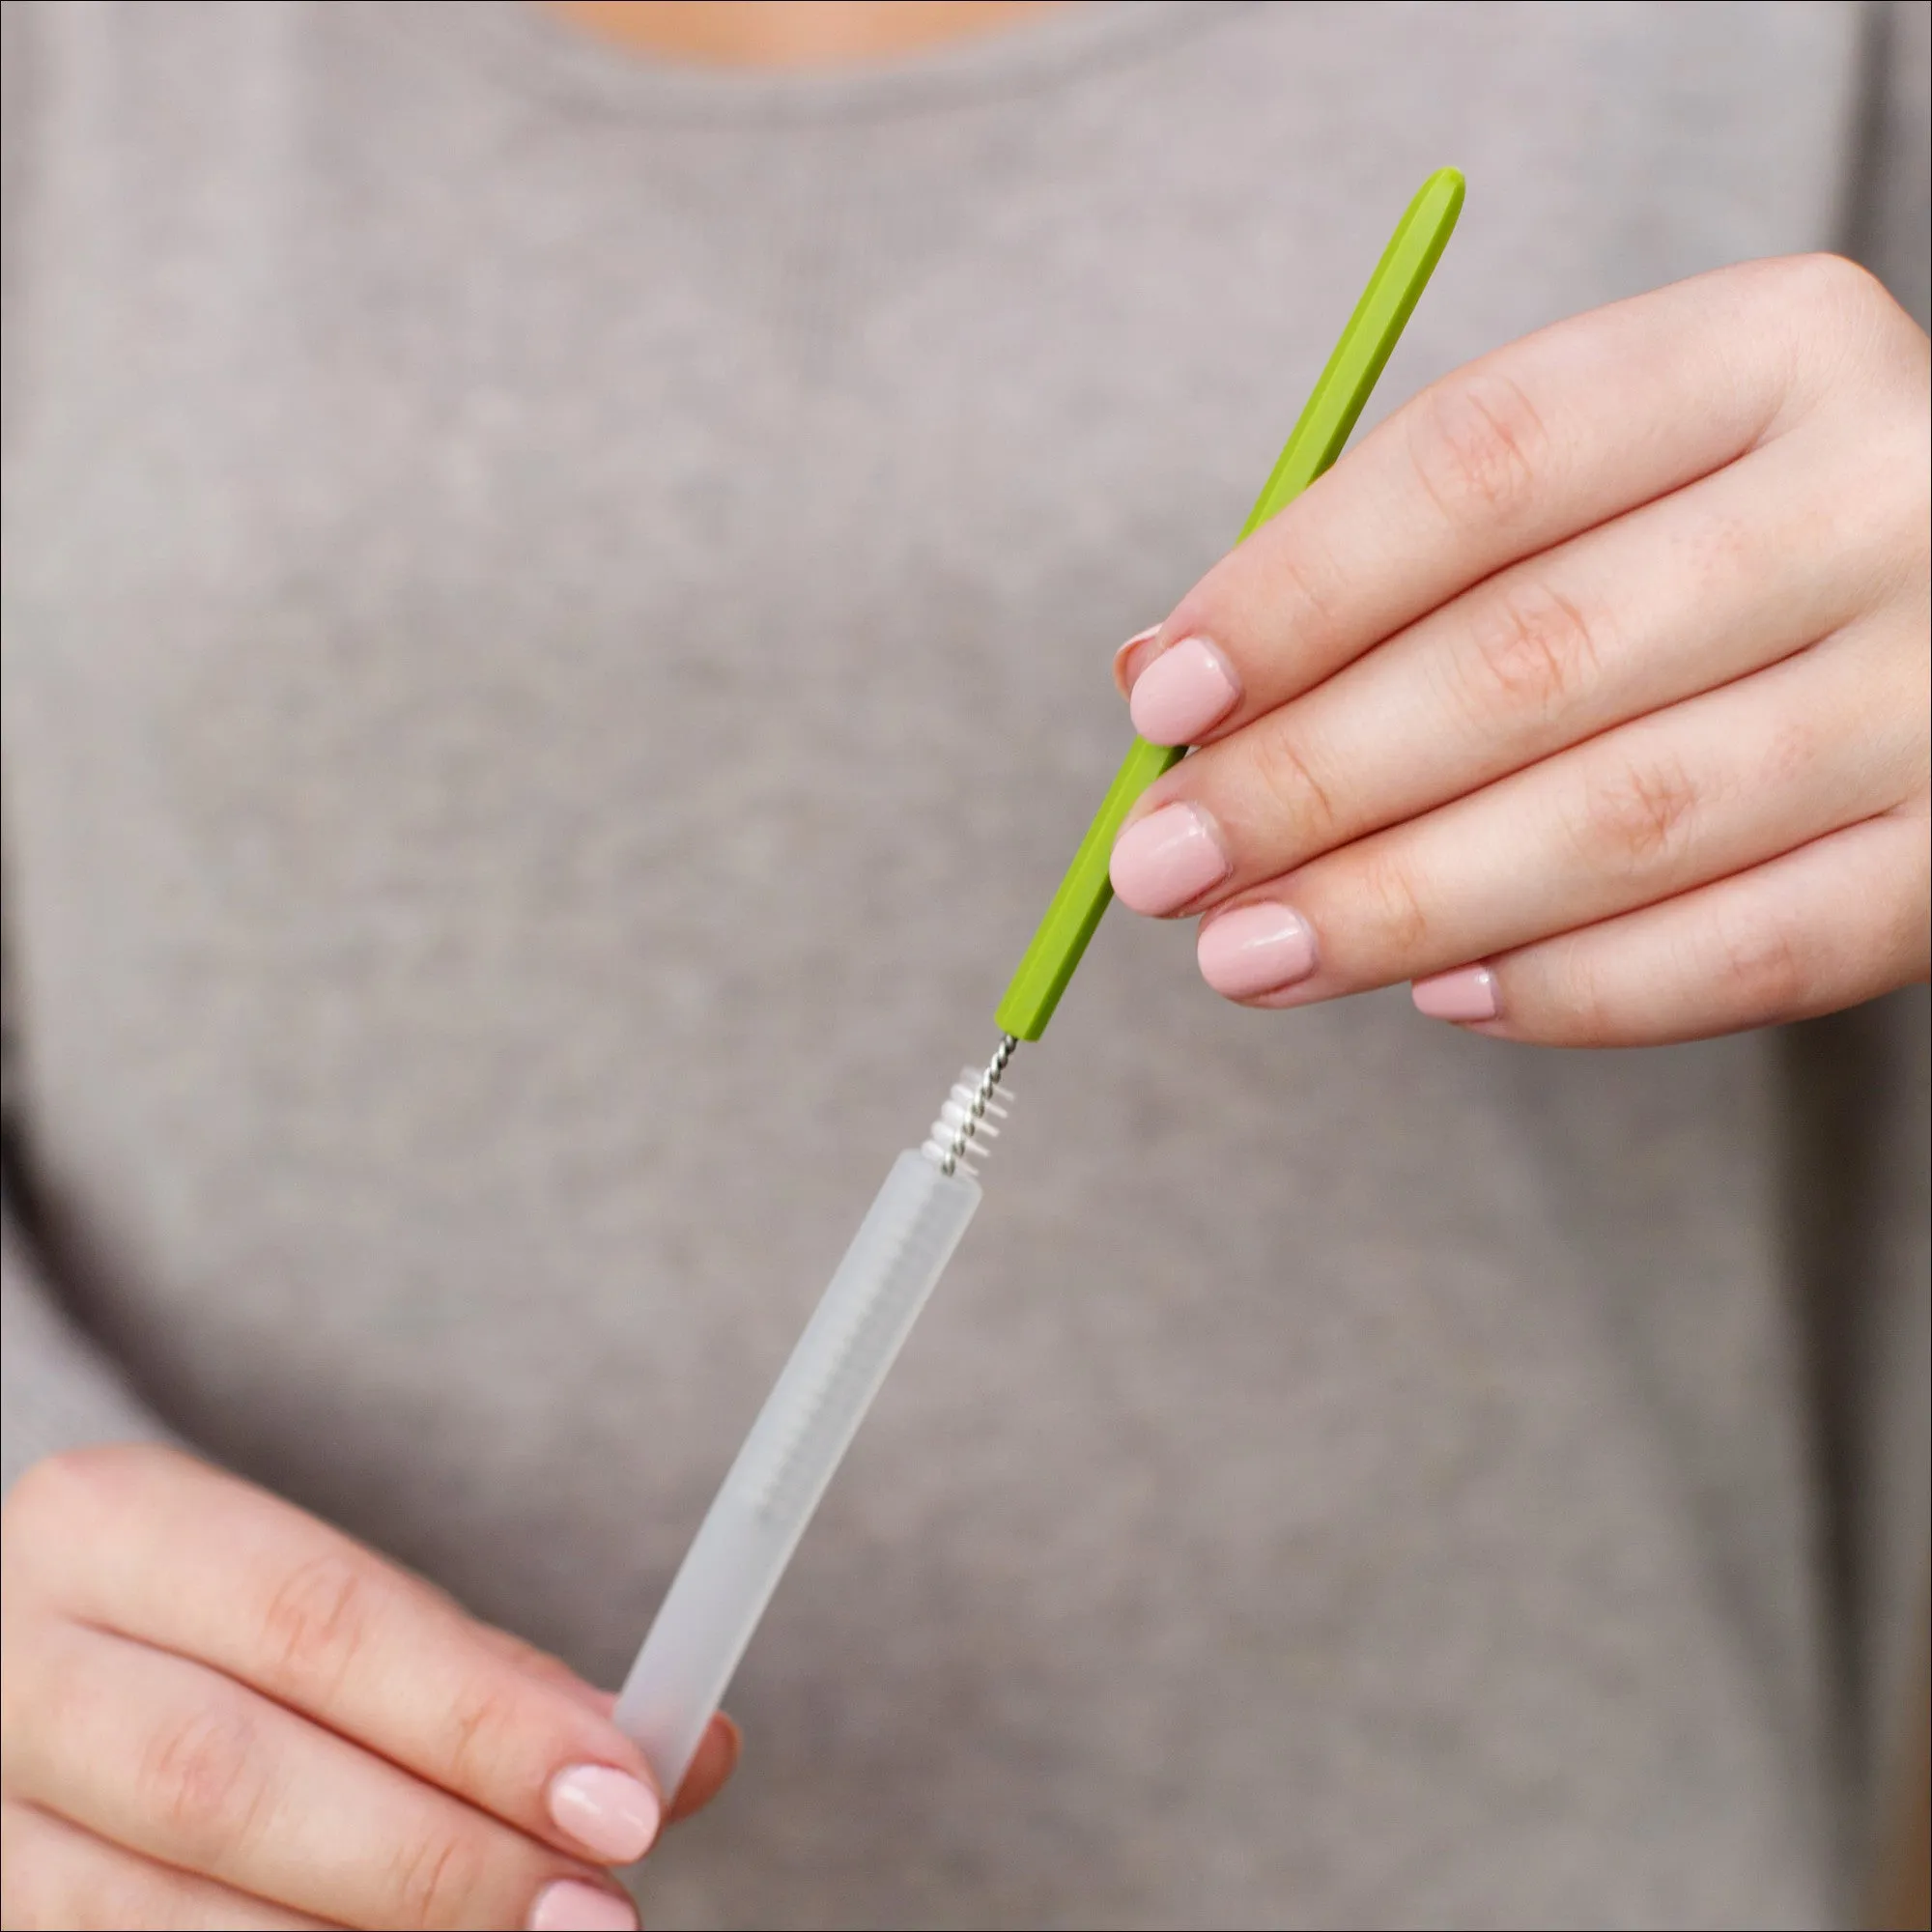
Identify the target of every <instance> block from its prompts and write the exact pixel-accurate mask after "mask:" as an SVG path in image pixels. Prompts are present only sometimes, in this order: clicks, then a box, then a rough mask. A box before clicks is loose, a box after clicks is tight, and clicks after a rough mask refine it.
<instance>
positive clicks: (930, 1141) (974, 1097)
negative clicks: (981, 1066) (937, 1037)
mask: <svg viewBox="0 0 1932 1932" xmlns="http://www.w3.org/2000/svg"><path fill="white" fill-rule="evenodd" d="M1018 1050H1019V1041H1018V1040H1017V1039H1015V1038H1014V1037H1013V1036H1012V1035H1011V1034H1009V1033H1006V1034H1002V1035H1001V1036H1000V1044H999V1046H998V1047H997V1048H996V1049H995V1051H994V1054H993V1057H992V1059H991V1060H989V1061H988V1062H987V1063H986V1069H985V1071H984V1072H983V1073H981V1074H980V1076H979V1078H978V1081H977V1082H976V1083H975V1084H972V1085H968V1082H972V1081H973V1079H974V1075H973V1069H972V1068H971V1067H970V1066H967V1067H962V1068H961V1069H960V1075H959V1080H958V1082H957V1084H956V1085H955V1086H954V1087H953V1089H952V1093H951V1094H949V1095H948V1096H947V1101H946V1104H945V1105H944V1106H943V1107H941V1108H940V1110H939V1118H938V1120H936V1121H934V1122H933V1123H932V1131H931V1133H930V1134H929V1135H928V1136H927V1138H926V1143H925V1145H924V1147H923V1148H922V1149H921V1150H920V1151H921V1152H922V1153H923V1154H924V1155H925V1157H926V1159H928V1160H929V1161H931V1162H932V1163H933V1165H934V1166H935V1167H937V1168H938V1169H939V1171H940V1173H941V1174H952V1173H955V1172H957V1171H959V1170H962V1169H963V1170H964V1171H965V1172H966V1173H967V1174H974V1175H977V1174H978V1173H979V1169H978V1168H976V1167H975V1166H974V1165H973V1163H972V1162H971V1161H970V1160H968V1159H967V1157H966V1156H967V1152H968V1151H969V1150H970V1151H972V1152H974V1153H979V1154H984V1153H985V1152H986V1151H987V1150H986V1146H985V1143H986V1142H987V1141H990V1140H997V1139H998V1138H999V1134H1000V1130H999V1128H998V1127H996V1126H995V1125H994V1124H993V1122H994V1121H1004V1120H1005V1119H1006V1117H1007V1109H1006V1107H1005V1106H1004V1105H1003V1104H1002V1100H1001V1099H1000V1098H998V1097H996V1095H997V1094H998V1090H999V1085H1000V1081H1001V1078H1002V1077H1003V1076H1004V1074H1005V1073H1006V1070H1007V1064H1008V1062H1009V1061H1010V1060H1011V1059H1012V1057H1013V1055H1014V1054H1015V1053H1016V1052H1017V1051H1018ZM1004 1097H1005V1099H1008V1100H1010V1099H1011V1098H1012V1095H1011V1094H1007V1095H1005V1096H1004ZM988 1116H990V1117H991V1118H990V1119H989V1118H988Z"/></svg>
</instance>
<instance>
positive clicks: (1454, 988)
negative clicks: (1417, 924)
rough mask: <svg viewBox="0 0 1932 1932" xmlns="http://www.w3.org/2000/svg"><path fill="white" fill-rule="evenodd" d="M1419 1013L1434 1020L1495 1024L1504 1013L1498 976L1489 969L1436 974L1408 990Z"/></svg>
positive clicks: (1457, 970)
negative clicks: (1496, 1018) (1500, 1014)
mask: <svg viewBox="0 0 1932 1932" xmlns="http://www.w3.org/2000/svg"><path fill="white" fill-rule="evenodd" d="M1408 996H1409V998H1410V999H1412V1000H1413V1001H1414V1002H1415V1010H1416V1011H1417V1012H1419V1013H1427V1014H1428V1015H1429V1017H1430V1018H1431V1019H1433V1020H1492V1019H1494V1018H1495V1016H1496V1014H1497V1013H1498V1012H1499V1011H1500V1010H1501V1003H1500V1001H1498V1000H1497V998H1496V976H1495V975H1494V974H1493V973H1492V972H1491V971H1490V969H1489V968H1488V967H1487V966H1459V967H1457V968H1456V970H1455V971H1454V972H1453V973H1435V974H1432V975H1431V976H1430V977H1429V978H1428V979H1427V980H1417V981H1416V982H1415V984H1414V985H1412V986H1411V987H1410V988H1409V989H1408Z"/></svg>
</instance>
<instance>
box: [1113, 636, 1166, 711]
mask: <svg viewBox="0 0 1932 1932" xmlns="http://www.w3.org/2000/svg"><path fill="white" fill-rule="evenodd" d="M1159 636H1160V626H1159V625H1158V624H1150V625H1149V626H1148V627H1147V629H1146V630H1145V631H1136V632H1135V633H1134V634H1133V636H1132V637H1131V638H1129V639H1127V641H1126V642H1125V643H1124V644H1122V646H1121V648H1120V649H1119V650H1117V651H1116V652H1115V653H1114V684H1115V687H1116V688H1117V689H1118V690H1119V692H1120V694H1121V696H1122V697H1124V696H1126V695H1127V693H1128V692H1129V691H1131V690H1132V689H1133V679H1132V678H1130V677H1129V676H1128V675H1127V666H1128V664H1129V662H1130V661H1131V660H1132V658H1133V655H1134V653H1135V652H1136V651H1137V650H1139V649H1140V647H1141V646H1142V645H1143V644H1151V642H1152V641H1153V640H1154V639H1156V638H1157V637H1159Z"/></svg>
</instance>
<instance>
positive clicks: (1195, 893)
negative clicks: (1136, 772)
mask: <svg viewBox="0 0 1932 1932" xmlns="http://www.w3.org/2000/svg"><path fill="white" fill-rule="evenodd" d="M1233 869H1234V867H1231V866H1230V865H1229V864H1228V855H1227V854H1226V853H1225V852H1223V851H1222V850H1221V841H1220V839H1219V838H1216V837H1215V835H1214V822H1213V820H1212V819H1210V818H1209V817H1208V814H1207V813H1206V812H1205V811H1203V810H1202V809H1201V808H1200V807H1199V806H1198V805H1164V806H1162V807H1161V809H1160V810H1158V811H1153V812H1150V813H1149V814H1148V815H1147V817H1145V818H1143V819H1141V820H1140V821H1139V822H1138V823H1137V824H1133V825H1130V826H1128V827H1127V829H1126V830H1125V831H1124V832H1122V834H1121V836H1120V838H1118V839H1116V840H1115V841H1114V855H1113V857H1112V859H1111V860H1109V861H1108V865H1107V871H1108V875H1109V876H1110V877H1111V878H1112V879H1113V881H1114V890H1115V892H1117V893H1118V894H1120V895H1121V903H1122V905H1124V906H1126V907H1127V908H1128V909H1129V910H1130V911H1132V912H1145V913H1152V914H1155V915H1158V914H1161V913H1169V912H1179V909H1180V908H1181V907H1182V906H1184V905H1186V904H1188V903H1189V901H1190V900H1193V899H1198V898H1199V897H1200V896H1201V895H1202V894H1203V893H1205V892H1206V891H1207V890H1208V887H1209V886H1216V885H1219V884H1220V882H1221V881H1222V880H1223V879H1225V878H1226V877H1227V876H1228V874H1229V873H1230V872H1231V871H1232V870H1233Z"/></svg>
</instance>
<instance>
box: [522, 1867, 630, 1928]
mask: <svg viewBox="0 0 1932 1932" xmlns="http://www.w3.org/2000/svg"><path fill="white" fill-rule="evenodd" d="M528 1924H529V1932H638V1915H637V1913H636V1912H635V1911H634V1910H633V1909H632V1907H631V1905H630V1904H629V1903H628V1901H626V1900H624V1899H621V1898H619V1897H617V1896H616V1894H615V1893H614V1892H609V1891H606V1890H604V1889H603V1888H602V1887H601V1886H595V1885H585V1884H584V1883H583V1881H582V1879H576V1878H562V1879H558V1880H557V1882H556V1883H555V1884H554V1885H547V1886H545V1887H544V1889H542V1890H541V1891H540V1892H538V1893H537V1902H536V1903H535V1904H534V1905H533V1906H531V1908H530V1916H529V1920H528Z"/></svg>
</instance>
